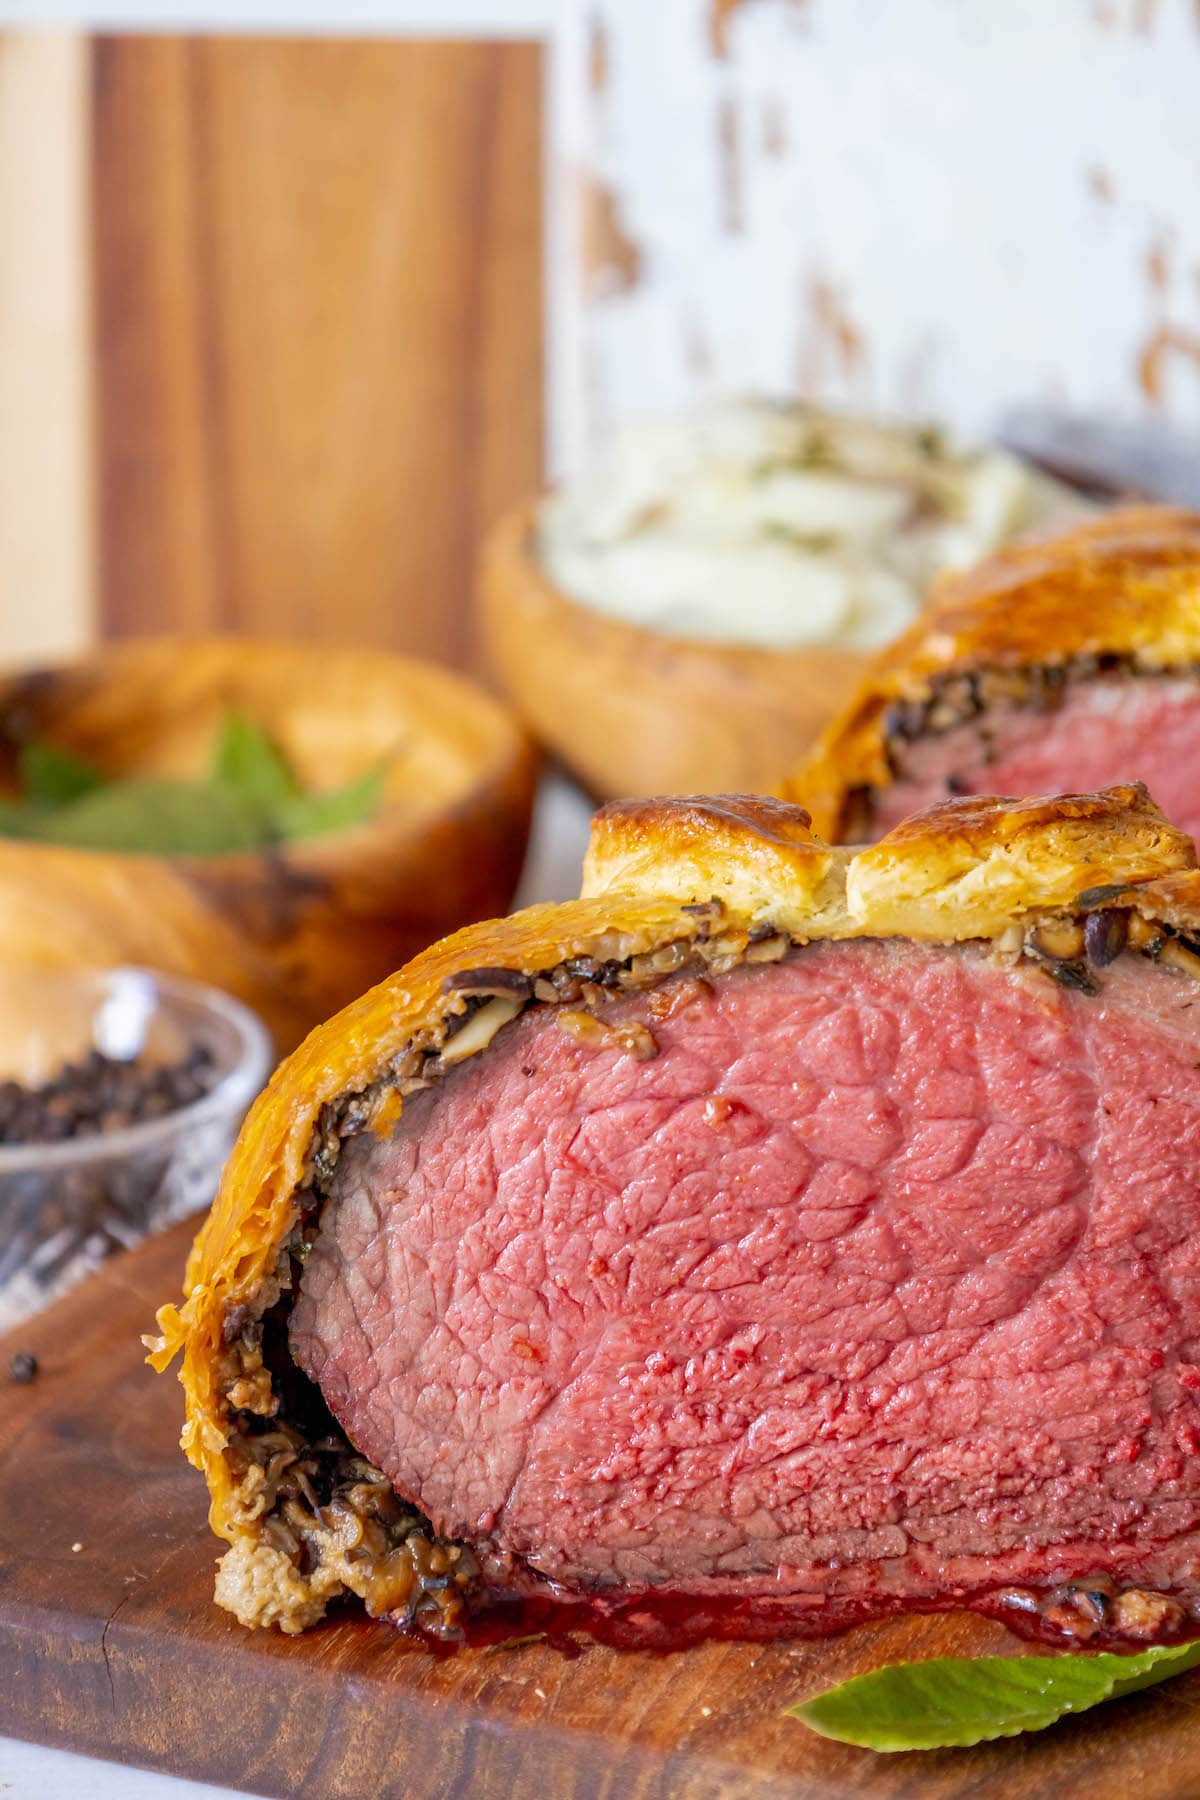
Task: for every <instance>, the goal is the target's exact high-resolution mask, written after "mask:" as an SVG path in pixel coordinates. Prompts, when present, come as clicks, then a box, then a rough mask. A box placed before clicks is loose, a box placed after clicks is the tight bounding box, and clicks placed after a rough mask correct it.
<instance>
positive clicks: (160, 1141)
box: [0, 968, 273, 1331]
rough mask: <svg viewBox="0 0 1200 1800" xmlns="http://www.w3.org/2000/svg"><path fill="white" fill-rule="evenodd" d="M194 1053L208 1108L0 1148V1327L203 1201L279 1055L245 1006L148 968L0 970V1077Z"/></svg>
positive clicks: (191, 1107)
mask: <svg viewBox="0 0 1200 1800" xmlns="http://www.w3.org/2000/svg"><path fill="white" fill-rule="evenodd" d="M198 1045H202V1046H204V1047H205V1048H206V1049H207V1050H208V1052H209V1054H210V1056H211V1058H212V1070H213V1076H214V1079H213V1085H212V1086H211V1087H210V1088H209V1090H208V1092H207V1093H205V1094H203V1095H202V1096H201V1097H200V1098H199V1099H198V1100H193V1101H191V1102H190V1103H189V1104H187V1105H183V1106H179V1107H177V1108H176V1109H175V1110H174V1111H171V1112H167V1113H164V1114H163V1115H162V1116H161V1117H159V1118H154V1119H149V1120H146V1121H144V1122H143V1123H140V1124H134V1125H128V1126H123V1127H121V1128H120V1129H118V1130H114V1131H108V1132H94V1133H91V1134H89V1135H87V1136H80V1137H73V1138H67V1139H65V1140H63V1141H61V1142H58V1143H35V1144H13V1145H3V1144H0V1331H4V1330H7V1329H8V1328H9V1327H11V1326H13V1325H15V1324H17V1323H19V1321H20V1320H22V1319H25V1318H28V1317H29V1316H30V1315H31V1314H32V1313H35V1312H38V1311H40V1310H41V1308H42V1307H43V1306H46V1305H48V1304H49V1302H50V1301H51V1300H53V1299H56V1298H57V1297H58V1296H59V1295H60V1294H62V1293H64V1292H65V1291H66V1289H67V1288H69V1287H71V1286H73V1285H74V1283H75V1282H77V1281H79V1280H80V1279H81V1278H82V1277H83V1276H84V1275H86V1274H88V1273H89V1272H90V1271H91V1270H92V1269H94V1268H95V1267H96V1266H97V1265H98V1264H99V1263H100V1262H102V1261H103V1260H104V1258H105V1257H106V1256H109V1255H111V1254H112V1253H113V1251H115V1250H121V1249H126V1248H128V1247H129V1246H130V1245H131V1244H136V1243H137V1242H138V1241H139V1240H140V1239H142V1238H144V1237H146V1236H148V1235H149V1234H150V1233H151V1232H153V1231H159V1230H161V1229H162V1228H163V1227H164V1226H165V1225H169V1224H172V1223H173V1222H174V1221H175V1220H177V1219H182V1218H185V1217H186V1216H187V1215H188V1214H189V1213H194V1212H197V1211H199V1210H200V1208H202V1207H204V1206H207V1205H208V1204H209V1203H210V1201H211V1200H212V1198H213V1195H214V1194H215V1193H216V1189H217V1183H218V1181H219V1179H220V1174H221V1169H222V1166H223V1165H224V1162H225V1158H226V1157H227V1156H228V1154H229V1151H230V1148H231V1147H232V1144H233V1140H234V1137H235V1135H236V1133H237V1129H238V1126H239V1125H240V1124H241V1121H242V1117H243V1115H244V1113H245V1111H246V1108H247V1107H248V1106H249V1104H250V1102H251V1100H252V1099H253V1098H254V1096H255V1094H256V1093H257V1092H258V1090H259V1089H260V1088H261V1087H262V1085H263V1083H264V1081H265V1080H266V1078H267V1076H268V1074H269V1073H270V1070H271V1065H272V1060H273V1058H272V1048H271V1041H270V1038H269V1037H268V1035H267V1032H266V1030H265V1028H264V1027H263V1025H262V1024H261V1023H260V1022H259V1020H258V1019H257V1018H256V1017H255V1015H254V1014H253V1013H252V1012H251V1011H250V1010H249V1008H248V1007H245V1006H243V1005H242V1004H241V1002H240V1001H238V1000H234V999H231V998H230V996H229V995H228V994H223V993H220V992H219V991H218V990H217V989H216V988H209V987H204V986H202V985H201V984H200V983H199V982H194V981H185V980H183V979H181V978H180V977H177V976H170V975H160V974H157V973H155V972H154V971H153V970H150V969H138V968H118V969H106V970H102V971H99V972H96V973H83V972H73V973H62V972H57V971H49V972H46V971H37V970H11V969H10V970H0V1081H6V1080H15V1081H19V1082H21V1083H22V1084H26V1085H40V1084H42V1083H43V1082H46V1081H48V1080H50V1079H52V1078H53V1076H54V1075H55V1074H56V1073H57V1072H58V1070H59V1069H61V1068H62V1067H63V1065H64V1064H66V1063H69V1062H76V1061H78V1060H79V1059H80V1058H82V1057H84V1056H86V1055H87V1053H88V1052H89V1051H91V1050H99V1051H100V1052H102V1053H103V1054H104V1055H106V1056H110V1057H115V1058H118V1059H121V1060H125V1059H128V1058H132V1057H135V1056H139V1057H140V1056H145V1057H146V1059H147V1060H148V1061H150V1062H153V1063H174V1062H177V1061H182V1060H183V1058H184V1057H186V1055H187V1054H188V1052H189V1051H190V1050H192V1049H193V1048H194V1047H196V1046H198Z"/></svg>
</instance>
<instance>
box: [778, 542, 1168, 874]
mask: <svg viewBox="0 0 1200 1800" xmlns="http://www.w3.org/2000/svg"><path fill="white" fill-rule="evenodd" d="M1198 677H1200V513H1192V512H1185V511H1182V510H1178V509H1175V508H1168V507H1127V508H1123V509H1121V510H1118V511H1115V512H1111V513H1107V514H1105V515H1104V516H1103V517H1101V518H1099V519H1097V520H1095V521H1094V522H1092V523H1090V524H1087V525H1082V526H1079V527H1077V528H1075V529H1074V530H1071V531H1068V532H1065V533H1062V534H1060V535H1057V536H1054V537H1048V538H1044V539H1041V540H1039V541H1037V542H1033V543H1027V544H1020V545H1013V546H1010V547H1009V548H1007V549H1004V550H1001V551H998V552H997V554H996V555H995V556H992V557H989V558H988V559H987V560H986V561H985V562H982V563H980V564H979V566H978V567H977V568H976V569H974V570H972V571H971V572H970V573H969V574H965V575H960V576H950V577H947V578H946V579H945V580H944V581H943V582H942V583H941V585H940V586H939V587H938V588H937V589H936V590H935V593H934V596H933V599H932V600H931V603H930V605H929V607H928V609H927V610H926V612H925V613H923V614H922V616H921V617H920V618H919V619H918V620H917V622H916V623H915V624H914V625H913V627H912V629H911V630H910V631H908V632H906V633H905V634H904V636H903V637H901V638H900V639H899V640H898V641H897V642H896V643H895V644H893V645H892V646H891V647H890V648H889V649H887V650H885V651H884V652H883V653H882V654H881V655H880V656H879V658H878V659H877V660H876V662H875V663H874V664H873V665H872V667H871V668H870V669H869V670H868V672H867V674H866V675H865V676H864V678H863V680H862V683H861V685H860V686H859V688H858V690H857V692H856V693H855V695H854V697H853V698H852V699H851V700H850V701H849V703H848V704H847V705H846V707H845V708H844V710H843V711H842V712H841V713H839V715H838V716H837V717H836V718H835V719H834V720H833V722H832V724H830V725H829V727H828V728H827V729H826V731H825V732H824V734H823V735H822V737H821V738H820V740H819V741H818V743H817V745H816V747H815V749H814V751H813V753H812V755H811V756H810V757H809V758H808V759H807V760H806V761H805V762H804V763H803V764H802V765H801V767H799V768H798V769H796V770H795V771H794V772H793V773H792V774H791V775H790V776H789V777H788V779H787V781H786V783H785V784H784V790H783V791H784V792H785V793H786V794H787V795H788V796H789V797H790V798H791V799H793V800H796V801H798V802H801V803H802V804H803V805H805V806H806V807H807V808H808V809H809V811H810V812H811V814H812V817H813V822H814V825H815V827H816V829H817V830H819V831H820V832H821V833H822V834H823V835H824V836H825V837H828V838H830V839H831V840H833V841H835V842H839V843H840V842H857V841H863V840H865V839H869V838H872V837H878V836H879V835H880V834H881V833H882V832H885V831H890V830H891V828H892V827H893V826H894V825H896V824H897V823H898V822H899V821H900V820H901V819H904V818H907V817H908V816H909V814H911V813H913V812H915V811H917V810H919V809H920V808H921V807H924V806H930V805H932V804H933V803H934V802H935V801H937V800H941V799H944V798H945V797H946V796H947V795H956V794H1014V795H1027V794H1043V793H1058V792H1061V791H1063V790H1067V791H1072V790H1080V789H1088V788H1093V787H1102V786H1104V785H1105V784H1106V783H1108V782H1113V781H1133V780H1137V781H1142V782H1144V783H1145V785H1146V786H1148V787H1149V789H1150V791H1151V793H1152V794H1153V795H1154V797H1155V799H1156V800H1157V801H1158V803H1159V804H1160V805H1161V806H1162V808H1163V809H1164V811H1165V812H1166V813H1167V815H1168V817H1169V818H1171V819H1172V820H1173V821H1174V823H1175V824H1177V825H1179V826H1180V827H1181V828H1182V829H1183V830H1184V831H1186V832H1188V833H1189V834H1190V835H1192V836H1195V835H1196V834H1197V832H1200V679H1198Z"/></svg>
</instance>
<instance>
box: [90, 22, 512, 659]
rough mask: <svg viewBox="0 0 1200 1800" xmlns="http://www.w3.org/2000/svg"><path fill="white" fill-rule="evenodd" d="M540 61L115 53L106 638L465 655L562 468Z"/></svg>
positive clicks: (268, 46)
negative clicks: (476, 608) (512, 505)
mask: <svg viewBox="0 0 1200 1800" xmlns="http://www.w3.org/2000/svg"><path fill="white" fill-rule="evenodd" d="M541 70H542V57H541V51H540V49H539V47H538V46H537V45H536V44H533V43H520V42H505V43H484V42H466V41H464V42H426V41H416V40H410V41H403V42H400V41H362V40H355V41H349V40H345V41H330V40H321V39H288V38H262V39H257V38H245V37H238V38H189V37H156V38H139V37H102V38H99V39H97V40H96V41H95V44H94V50H93V163H92V195H93V276H94V292H95V359H96V464H97V480H98V499H99V536H100V543H99V556H100V576H99V591H100V619H101V628H102V630H104V631H106V632H109V633H127V632H135V631H146V630H163V629H184V630H190V631H199V630H206V629H214V628H215V629H235V630H243V631H255V632H262V633H269V632H287V633H292V634H297V635H301V636H304V637H306V638H309V637H317V638H328V639H351V640H354V641H359V642H364V643H379V644H387V645H391V646H393V647H398V648H403V649H406V650H411V651H413V652H417V653H421V654H432V655H435V656H439V657H442V658H446V659H448V660H451V661H463V660H466V659H469V656H470V641H471V634H470V629H469V622H468V601H469V591H470V586H471V578H472V567H473V560H474V555H475V549H476V545H477V542H478V539H479V536H480V533H481V532H482V531H483V530H484V529H485V528H486V527H487V525H488V524H489V523H490V521H491V520H492V519H493V518H494V517H495V515H496V514H497V512H498V511H499V510H501V508H503V507H504V506H505V505H506V504H508V503H509V502H510V501H511V500H513V499H515V498H517V497H518V496H520V495H521V494H523V493H527V492H529V491H530V490H532V489H533V488H535V487H536V486H537V484H538V482H539V480H540V474H541V443H542V425H541V420H542V354H541V345H542V323H541V310H542V295H541V187H542V174H541V111H542V109H541V81H542V73H541Z"/></svg>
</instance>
